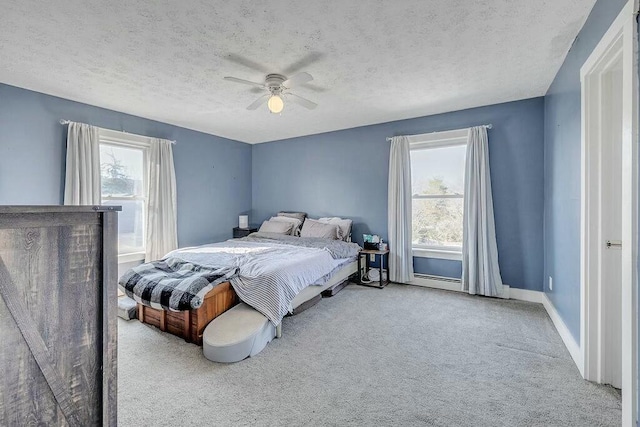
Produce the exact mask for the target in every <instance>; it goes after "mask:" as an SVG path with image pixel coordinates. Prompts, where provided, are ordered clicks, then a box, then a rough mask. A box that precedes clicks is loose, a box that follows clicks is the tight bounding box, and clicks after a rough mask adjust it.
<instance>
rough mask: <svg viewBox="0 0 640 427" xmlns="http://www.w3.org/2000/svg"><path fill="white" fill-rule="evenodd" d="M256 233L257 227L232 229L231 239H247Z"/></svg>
mask: <svg viewBox="0 0 640 427" xmlns="http://www.w3.org/2000/svg"><path fill="white" fill-rule="evenodd" d="M256 231H258V227H255V226H249V228H240V227H233V238H234V239H239V238H240V237H247V236H248V235H249V234H251V233H255V232H256Z"/></svg>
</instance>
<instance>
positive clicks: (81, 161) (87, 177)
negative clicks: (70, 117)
mask: <svg viewBox="0 0 640 427" xmlns="http://www.w3.org/2000/svg"><path fill="white" fill-rule="evenodd" d="M100 203H101V193H100V137H99V135H98V128H97V127H95V126H90V125H86V124H84V123H73V122H71V123H69V128H68V130H67V165H66V172H65V180H64V204H65V205H99V204H100Z"/></svg>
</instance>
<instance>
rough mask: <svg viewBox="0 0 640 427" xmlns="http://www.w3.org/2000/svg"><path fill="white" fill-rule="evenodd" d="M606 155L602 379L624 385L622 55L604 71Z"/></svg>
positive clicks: (602, 187)
mask: <svg viewBox="0 0 640 427" xmlns="http://www.w3.org/2000/svg"><path fill="white" fill-rule="evenodd" d="M600 90H601V102H602V104H601V105H602V109H601V113H600V114H601V132H602V134H601V141H602V145H601V150H602V151H601V158H602V175H601V179H602V182H601V187H600V188H601V191H602V204H601V208H602V215H601V216H600V218H601V220H602V226H601V230H602V237H601V238H602V244H601V248H602V252H601V254H602V257H601V266H600V274H601V283H602V289H601V291H602V313H601V316H602V319H601V321H602V335H601V336H602V342H601V343H600V344H601V345H602V350H603V352H602V364H601V369H602V372H601V373H600V377H601V382H602V383H604V384H610V385H612V386H613V387H616V388H622V353H621V349H622V315H621V312H622V246H621V245H622V99H623V96H622V56H621V55H620V56H618V57H617V58H616V59H614V61H612V63H611V64H610V65H609V66H608V67H606V69H605V71H604V72H603V73H602V74H601V75H600Z"/></svg>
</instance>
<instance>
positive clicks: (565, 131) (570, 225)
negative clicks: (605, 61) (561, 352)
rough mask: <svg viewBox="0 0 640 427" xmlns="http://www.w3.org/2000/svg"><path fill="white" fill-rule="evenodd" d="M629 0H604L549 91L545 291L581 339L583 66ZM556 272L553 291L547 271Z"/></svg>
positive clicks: (600, 2) (553, 273)
mask: <svg viewBox="0 0 640 427" xmlns="http://www.w3.org/2000/svg"><path fill="white" fill-rule="evenodd" d="M626 2H627V0H599V1H598V2H597V3H596V4H595V6H594V7H593V10H592V11H591V14H590V15H589V18H588V20H587V22H586V23H585V25H584V27H583V28H582V30H581V31H580V33H579V34H578V38H577V39H576V41H575V43H574V44H573V46H572V47H571V50H570V51H569V53H568V54H567V57H566V59H565V61H564V64H563V65H562V67H561V68H560V70H559V71H558V74H557V76H556V78H555V80H554V81H553V83H552V85H551V87H550V88H549V91H548V93H547V95H546V97H545V120H544V126H545V137H544V140H545V161H544V167H545V173H544V176H545V191H544V206H545V218H544V219H545V227H544V229H545V251H544V253H545V267H544V271H545V275H544V277H545V279H544V280H545V285H544V287H545V292H546V293H547V295H548V296H549V298H550V299H551V301H552V302H553V304H554V306H555V307H556V309H557V310H558V313H559V314H560V316H561V317H562V319H563V320H564V322H565V323H566V325H567V327H568V328H569V330H570V331H571V334H572V335H573V337H574V338H575V339H576V342H578V343H579V342H580V167H581V164H580V162H581V160H580V144H581V142H580V132H581V130H580V121H581V116H580V115H581V97H580V68H581V67H582V65H583V64H584V62H585V61H586V60H587V58H588V57H589V55H590V54H591V52H592V51H593V49H594V48H595V47H596V45H597V44H598V42H599V41H600V39H601V38H602V36H603V35H604V33H605V32H606V31H607V29H608V28H609V27H610V26H611V23H612V22H613V21H614V19H615V18H616V16H618V14H619V13H620V11H621V10H622V6H624V5H625V4H626ZM549 276H552V277H553V291H550V290H549V289H548V277H549Z"/></svg>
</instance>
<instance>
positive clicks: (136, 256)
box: [118, 252, 144, 264]
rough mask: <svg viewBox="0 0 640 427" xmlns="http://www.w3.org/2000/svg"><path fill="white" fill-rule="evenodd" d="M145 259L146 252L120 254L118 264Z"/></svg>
mask: <svg viewBox="0 0 640 427" xmlns="http://www.w3.org/2000/svg"><path fill="white" fill-rule="evenodd" d="M139 261H144V252H135V253H132V254H122V255H118V264H126V263H129V262H139Z"/></svg>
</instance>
